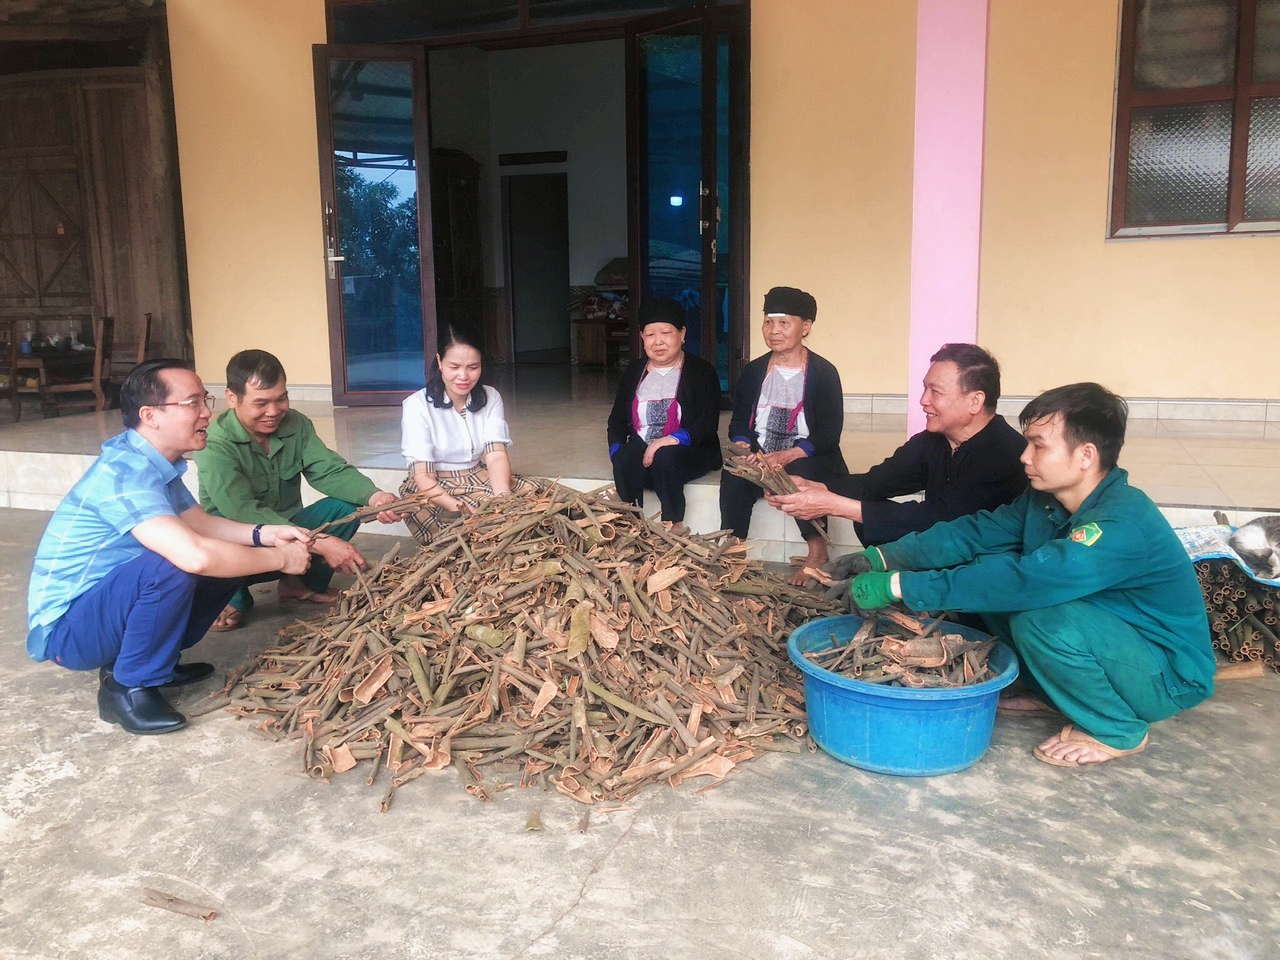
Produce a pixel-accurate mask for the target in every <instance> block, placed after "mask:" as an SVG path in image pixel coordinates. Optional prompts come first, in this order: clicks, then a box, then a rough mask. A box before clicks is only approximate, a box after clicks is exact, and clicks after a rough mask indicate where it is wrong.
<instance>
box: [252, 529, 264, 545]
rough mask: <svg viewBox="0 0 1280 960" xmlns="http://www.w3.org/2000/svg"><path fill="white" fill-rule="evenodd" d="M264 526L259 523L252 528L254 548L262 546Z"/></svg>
mask: <svg viewBox="0 0 1280 960" xmlns="http://www.w3.org/2000/svg"><path fill="white" fill-rule="evenodd" d="M265 526H266V524H265V523H260V524H258V525H257V526H256V527H254V528H253V545H254V546H255V547H260V546H262V528H263V527H265Z"/></svg>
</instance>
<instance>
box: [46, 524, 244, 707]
mask: <svg viewBox="0 0 1280 960" xmlns="http://www.w3.org/2000/svg"><path fill="white" fill-rule="evenodd" d="M239 586H240V581H239V580H218V579H215V578H214V577H201V576H197V575H196V574H193V573H185V572H183V571H182V570H179V569H178V568H177V567H175V566H174V565H173V564H172V563H170V562H169V561H168V560H166V559H165V558H164V557H162V556H160V555H159V554H158V553H152V552H151V551H150V550H148V551H147V552H146V553H144V554H143V555H142V556H140V557H138V558H136V559H134V560H130V561H129V562H128V563H122V564H121V565H120V566H118V567H116V568H115V569H114V570H112V571H111V572H110V573H108V574H107V575H106V576H105V577H103V578H102V579H101V580H99V581H98V582H97V583H96V584H94V585H93V586H92V587H90V588H89V589H88V590H87V591H86V592H84V593H82V594H80V596H78V597H76V598H75V600H73V601H71V606H70V607H69V608H68V609H67V612H66V613H64V614H63V615H62V617H61V618H60V619H59V620H58V621H57V623H55V624H54V625H53V628H52V629H51V630H50V631H49V637H48V640H49V645H48V648H47V650H46V656H48V658H49V659H50V660H52V661H53V662H54V663H58V664H61V665H62V666H64V667H68V668H69V669H71V670H96V669H97V668H98V667H110V668H111V672H112V674H114V676H115V678H116V680H117V681H118V682H119V683H121V684H122V685H124V686H126V687H158V686H160V685H161V684H163V683H165V682H166V681H168V680H169V679H170V678H171V677H172V676H173V668H174V667H175V666H177V664H178V658H179V657H180V656H181V655H182V651H183V650H185V649H187V648H188V647H191V646H194V645H195V644H196V643H197V642H199V640H200V638H201V637H203V636H204V635H205V633H206V632H207V631H208V629H209V627H210V625H211V624H212V623H213V621H214V620H215V619H217V616H218V614H219V613H220V612H221V611H222V608H223V607H224V606H226V604H227V601H228V600H230V599H231V595H232V594H233V593H235V592H236V588H237V587H239Z"/></svg>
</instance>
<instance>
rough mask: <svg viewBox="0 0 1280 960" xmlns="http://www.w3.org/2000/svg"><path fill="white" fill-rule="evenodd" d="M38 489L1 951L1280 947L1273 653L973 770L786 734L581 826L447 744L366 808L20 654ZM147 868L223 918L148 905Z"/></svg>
mask: <svg viewBox="0 0 1280 960" xmlns="http://www.w3.org/2000/svg"><path fill="white" fill-rule="evenodd" d="M47 519H48V514H45V513H42V512H36V511H24V510H12V509H9V510H0V530H2V531H3V533H0V543H2V544H3V546H4V548H5V549H4V553H3V558H4V559H3V560H0V631H2V634H0V635H2V636H3V638H4V643H3V644H0V675H2V676H3V678H4V679H3V680H2V681H0V957H5V958H8V957H24V958H25V957H50V958H53V957H57V958H64V957H65V958H70V957H75V958H82V957H84V958H93V960H116V958H120V960H125V958H127V960H136V958H153V957H154V958H176V957H181V958H184V960H185V958H272V960H274V958H284V957H306V958H316V960H321V958H379V960H382V958H390V957H394V958H420V957H430V958H454V957H468V958H490V957H493V958H535V957H555V958H578V957H581V958H602V960H603V958H627V960H634V958H664V960H665V958H686V957H688V958H700V960H701V958H786V960H807V958H852V957H910V958H932V957H947V958H956V960H960V958H984V960H986V958H1003V957H1017V958H1027V957H1032V958H1039V957H1052V958H1077V957H1105V958H1113V957H1124V958H1141V960H1146V958H1150V960H1156V958H1160V960H1166V958H1206V960H1208V958H1212V960H1219V958H1222V960H1226V958H1233V960H1234V958H1259V960H1263V958H1275V957H1277V956H1280V841H1278V840H1277V837H1278V836H1280V829H1278V828H1280V816H1277V811H1278V809H1280V762H1278V761H1280V738H1278V737H1277V733H1276V730H1277V726H1276V722H1275V716H1276V713H1275V705H1276V697H1277V693H1278V692H1280V677H1276V676H1274V675H1272V676H1268V677H1267V678H1265V679H1263V680H1250V681H1240V682H1233V683H1227V684H1223V685H1222V689H1221V691H1220V692H1219V694H1218V695H1217V696H1216V697H1215V698H1214V699H1213V700H1212V701H1211V702H1209V703H1207V704H1205V705H1203V706H1201V707H1199V708H1197V709H1196V710H1194V711H1192V712H1190V713H1188V714H1185V715H1183V716H1181V717H1178V718H1176V719H1174V720H1171V721H1168V722H1166V723H1162V724H1160V725H1158V726H1157V727H1156V729H1155V731H1154V733H1153V736H1152V746H1151V747H1150V748H1149V749H1148V751H1147V752H1146V753H1145V754H1143V755H1141V756H1138V757H1134V758H1131V759H1129V760H1125V761H1122V762H1119V763H1116V764H1114V765H1111V766H1108V767H1103V768H1099V769H1095V770H1091V771H1089V772H1087V773H1083V774H1081V773H1071V772H1068V771H1063V770H1059V769H1057V768H1051V767H1048V766H1045V765H1043V764H1040V763H1037V762H1036V761H1035V760H1033V759H1032V757H1031V753H1030V751H1031V747H1032V746H1033V745H1034V744H1035V743H1037V742H1038V741H1039V740H1041V739H1043V738H1044V737H1045V736H1047V735H1048V734H1049V733H1050V732H1051V731H1052V729H1053V726H1054V725H1053V724H1052V723H1051V722H1050V721H1047V720H1025V721H1016V722H1001V723H999V724H997V727H996V733H995V739H994V742H993V743H992V746H991V749H990V751H989V752H988V753H987V755H986V756H985V757H984V758H983V760H982V761H980V762H979V763H978V764H977V766H975V767H973V768H971V769H970V770H968V771H965V772H963V773H959V774H954V775H951V776H946V777H937V778H932V779H923V780H907V779H898V778H893V777H884V776H877V775H874V774H869V773H864V772H862V771H859V770H856V769H854V768H852V767H848V766H844V765H842V764H840V763H838V762H836V761H834V760H832V759H830V758H829V757H827V756H825V755H823V754H821V753H817V754H813V755H810V754H808V753H805V754H800V755H794V754H774V755H768V756H765V757H763V758H762V759H759V760H755V761H752V762H751V763H748V764H745V765H743V766H742V767H740V768H739V769H738V771H736V772H735V773H734V774H733V775H732V776H731V777H730V778H729V780H728V781H726V782H725V783H724V784H723V785H721V786H719V787H717V788H716V789H714V790H710V791H708V792H706V793H705V794H702V795H701V796H698V795H695V794H694V789H696V784H694V785H686V786H685V787H683V788H682V789H680V790H679V791H672V790H669V789H662V788H654V789H650V790H648V791H646V792H644V793H642V794H641V795H640V796H639V797H638V798H637V799H635V800H634V801H632V802H631V803H630V804H628V805H627V806H626V807H625V808H622V809H614V810H611V811H609V812H605V811H601V810H595V809H593V810H592V811H591V815H590V819H589V824H588V825H587V828H586V830H585V831H583V830H582V829H581V821H582V817H583V814H584V812H585V810H586V808H584V807H581V806H579V805H578V804H575V803H574V802H572V801H570V800H568V799H566V798H564V797H561V796H559V795H557V794H555V793H545V792H542V791H540V790H539V791H536V792H535V791H520V790H516V789H513V790H510V791H507V792H503V793H500V794H498V795H497V796H496V797H495V799H494V801H493V802H491V803H482V802H480V801H478V800H475V799H473V798H472V797H470V796H468V795H467V794H466V793H465V792H464V791H463V789H462V785H461V783H460V779H459V777H458V775H457V774H456V773H455V772H454V771H452V770H447V771H444V772H441V773H439V774H437V775H434V776H429V777H423V778H421V779H419V780H417V781H415V782H413V783H411V784H408V785H406V786H405V787H404V788H403V789H402V790H401V791H400V793H399V794H398V795H397V797H396V800H395V804H394V806H393V807H392V809H391V811H390V813H388V814H386V815H380V814H379V813H378V811H377V804H378V800H379V799H380V797H381V794H382V789H381V787H380V786H375V787H368V786H366V785H365V783H364V778H363V777H358V778H357V777H356V775H355V774H348V775H347V776H346V777H338V778H336V779H335V781H334V782H333V784H332V785H325V784H322V783H314V782H312V781H309V780H307V779H304V778H303V777H302V776H301V775H300V774H299V772H298V766H299V759H298V749H297V744H296V743H292V742H290V743H279V744H273V743H268V742H266V741H264V740H261V739H259V738H257V737H255V736H253V735H251V734H250V733H249V732H248V731H247V730H246V729H245V728H244V726H243V725H242V724H238V723H237V722H236V721H235V720H234V719H233V718H231V717H229V716H226V715H224V714H214V715H210V716H206V717H203V718H200V719H198V720H196V721H194V722H193V723H192V725H191V727H189V728H188V729H187V730H184V731H182V732H180V733H177V734H173V735H170V736H164V737H157V738H145V737H132V736H129V735H127V734H125V733H123V732H121V731H120V730H119V728H116V727H112V726H109V725H108V724H106V723H103V722H101V721H100V720H98V719H97V713H96V707H95V701H94V697H95V691H96V683H97V679H96V676H95V675H90V674H73V673H70V672H67V671H64V670H61V669H59V668H57V667H55V666H52V665H50V664H36V663H32V662H30V661H29V660H28V659H27V658H26V656H25V652H24V647H23V638H24V637H25V633H26V631H25V609H26V602H25V601H26V586H27V577H28V574H29V572H30V566H31V557H32V554H33V552H34V549H35V545H36V542H37V541H38V539H39V535H40V533H41V531H42V530H43V528H44V525H45V523H46V522H47ZM358 543H359V544H360V545H361V546H362V549H365V551H366V553H369V554H380V553H381V552H383V551H384V550H385V548H386V546H387V545H388V544H387V543H386V541H385V540H384V538H380V537H375V536H367V535H363V534H362V535H361V537H360V539H359V540H358ZM264 589H267V590H268V596H267V597H265V598H263V599H260V600H259V603H258V606H257V609H256V610H255V612H254V615H253V616H252V618H251V620H250V621H249V623H248V625H247V626H246V627H245V628H244V629H242V630H241V631H238V632H236V633H232V634H224V635H211V636H210V637H209V638H208V639H207V640H206V641H205V642H203V643H202V644H201V645H200V646H199V647H197V648H196V652H197V653H198V654H201V655H202V656H203V657H204V658H207V659H212V660H214V661H215V662H217V663H218V664H219V666H220V667H224V668H225V667H230V666H233V665H235V664H236V663H238V662H240V661H241V660H242V659H243V658H244V657H245V655H246V654H247V653H248V652H249V651H251V650H253V649H256V648H258V647H260V646H261V645H263V644H265V643H266V642H267V641H268V639H269V638H270V636H271V634H272V633H273V631H274V630H275V628H276V627H278V626H279V625H280V624H281V623H283V622H285V621H286V619H288V612H287V611H281V610H280V608H279V607H278V606H277V604H276V602H275V600H274V596H273V594H271V593H270V588H264ZM211 686H212V684H211V683H206V684H203V685H200V686H199V687H197V688H196V689H194V690H190V691H187V692H186V693H185V694H184V695H183V696H182V697H181V698H177V702H178V704H179V706H182V705H184V704H186V705H190V704H193V703H194V702H196V701H197V700H198V699H200V698H202V697H203V696H204V695H205V694H206V693H207V691H208V690H209V689H210V687H211ZM535 810H537V811H540V813H541V818H542V822H543V823H544V825H545V829H544V830H543V831H541V832H529V831H527V830H526V829H525V825H526V821H527V819H528V817H529V814H530V813H531V812H532V811H535ZM143 887H154V888H157V889H159V890H162V891H164V892H166V893H169V894H172V895H175V896H178V897H184V898H186V899H188V900H192V901H195V902H197V903H200V904H205V905H209V906H211V907H214V908H216V909H217V910H218V917H217V919H216V920H214V921H212V922H209V923H203V922H201V921H199V920H196V919H192V918H188V917H185V916H180V915H178V914H174V913H169V912H167V911H163V910H157V909H154V908H151V907H148V906H144V905H142V904H141V903H139V893H140V890H141V888H143Z"/></svg>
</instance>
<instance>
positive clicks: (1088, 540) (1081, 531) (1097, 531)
mask: <svg viewBox="0 0 1280 960" xmlns="http://www.w3.org/2000/svg"><path fill="white" fill-rule="evenodd" d="M1101 536H1102V528H1101V527H1100V526H1098V525H1097V524H1096V523H1092V522H1090V523H1086V524H1085V525H1084V526H1083V527H1075V528H1074V529H1072V531H1071V542H1072V543H1083V544H1084V545H1085V546H1086V547H1092V546H1093V545H1094V544H1095V543H1097V542H1098V538H1099V537H1101Z"/></svg>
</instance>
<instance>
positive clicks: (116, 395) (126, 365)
mask: <svg viewBox="0 0 1280 960" xmlns="http://www.w3.org/2000/svg"><path fill="white" fill-rule="evenodd" d="M116 346H117V347H118V349H117V350H116V351H115V355H114V356H113V357H112V360H113V363H112V365H111V366H110V367H108V368H106V372H107V378H106V384H105V390H106V393H107V406H108V407H115V406H118V405H119V399H120V387H121V385H123V384H124V378H125V377H127V376H128V375H129V371H130V370H132V369H133V368H134V367H136V366H137V365H138V364H140V363H141V362H142V361H143V360H145V359H147V351H148V350H149V349H150V347H151V314H149V313H144V314H143V315H142V329H141V330H140V331H139V332H138V342H137V343H136V344H135V343H121V344H117V345H116Z"/></svg>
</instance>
